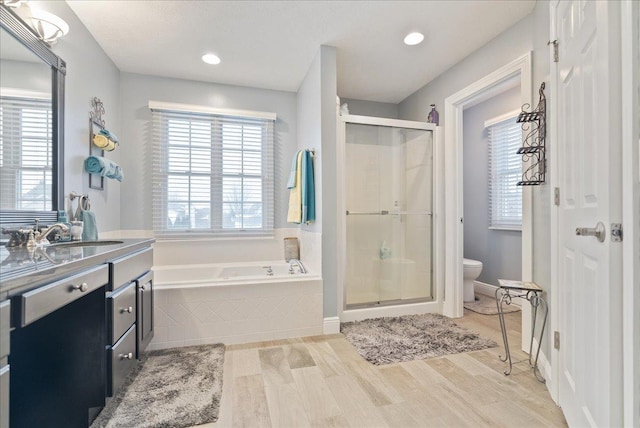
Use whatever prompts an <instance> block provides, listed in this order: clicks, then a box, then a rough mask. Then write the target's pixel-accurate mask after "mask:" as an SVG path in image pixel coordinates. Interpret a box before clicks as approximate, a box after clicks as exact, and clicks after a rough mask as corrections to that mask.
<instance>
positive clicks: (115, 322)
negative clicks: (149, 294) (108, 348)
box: [107, 282, 136, 344]
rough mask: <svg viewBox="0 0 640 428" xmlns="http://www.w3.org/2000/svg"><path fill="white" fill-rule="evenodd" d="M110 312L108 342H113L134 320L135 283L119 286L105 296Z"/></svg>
mask: <svg viewBox="0 0 640 428" xmlns="http://www.w3.org/2000/svg"><path fill="white" fill-rule="evenodd" d="M107 308H108V311H109V313H110V314H111V323H110V333H111V334H110V335H109V343H111V344H113V343H115V342H116V341H117V340H118V339H119V338H120V336H122V335H123V334H124V332H126V331H127V330H128V329H129V327H131V326H132V325H133V323H134V322H135V321H136V283H135V282H132V283H130V284H129V285H127V286H124V287H121V288H119V289H118V291H116V292H114V293H112V294H111V295H110V296H108V297H107Z"/></svg>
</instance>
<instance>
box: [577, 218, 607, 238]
mask: <svg viewBox="0 0 640 428" xmlns="http://www.w3.org/2000/svg"><path fill="white" fill-rule="evenodd" d="M576 235H578V236H595V237H596V238H597V239H598V242H604V238H605V237H606V236H607V231H606V229H605V228H604V224H602V222H601V221H599V222H598V224H596V227H576Z"/></svg>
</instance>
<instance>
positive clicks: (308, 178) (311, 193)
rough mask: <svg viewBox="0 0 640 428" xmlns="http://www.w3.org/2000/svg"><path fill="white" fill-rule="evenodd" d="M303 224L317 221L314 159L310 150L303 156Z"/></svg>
mask: <svg viewBox="0 0 640 428" xmlns="http://www.w3.org/2000/svg"><path fill="white" fill-rule="evenodd" d="M301 175H302V219H301V220H302V223H311V222H312V221H315V220H316V206H315V183H314V176H313V158H312V155H311V152H310V151H309V150H305V151H304V153H303V154H302V174H301Z"/></svg>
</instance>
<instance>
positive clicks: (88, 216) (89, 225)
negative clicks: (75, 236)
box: [76, 210, 98, 241]
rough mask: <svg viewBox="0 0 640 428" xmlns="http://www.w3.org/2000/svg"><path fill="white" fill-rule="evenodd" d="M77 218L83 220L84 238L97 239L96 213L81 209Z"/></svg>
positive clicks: (87, 239) (84, 239) (88, 239)
mask: <svg viewBox="0 0 640 428" xmlns="http://www.w3.org/2000/svg"><path fill="white" fill-rule="evenodd" d="M76 220H82V240H83V241H97V240H98V225H97V224H96V215H95V213H93V212H92V211H87V210H80V213H76Z"/></svg>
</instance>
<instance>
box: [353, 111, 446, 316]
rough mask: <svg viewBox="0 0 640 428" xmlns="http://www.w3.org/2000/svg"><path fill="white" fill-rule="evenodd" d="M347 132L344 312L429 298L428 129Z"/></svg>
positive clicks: (363, 127) (359, 127)
mask: <svg viewBox="0 0 640 428" xmlns="http://www.w3.org/2000/svg"><path fill="white" fill-rule="evenodd" d="M407 123H410V122H407ZM345 126H346V128H345V131H344V132H345V159H344V180H345V206H346V212H345V213H344V215H346V225H345V227H346V230H345V235H346V251H345V253H346V266H345V278H344V285H345V290H344V292H345V293H344V296H345V306H346V308H347V309H349V308H359V307H371V306H380V305H397V304H403V303H413V302H424V301H430V300H433V298H434V295H433V294H434V292H433V274H432V270H433V269H432V265H433V255H432V249H433V243H432V241H433V239H432V235H433V234H432V229H433V226H432V225H433V222H432V217H433V213H432V205H433V202H432V200H433V131H431V130H425V129H413V128H410V127H406V128H405V127H396V126H386V125H373V124H361V123H352V122H347V123H345Z"/></svg>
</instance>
